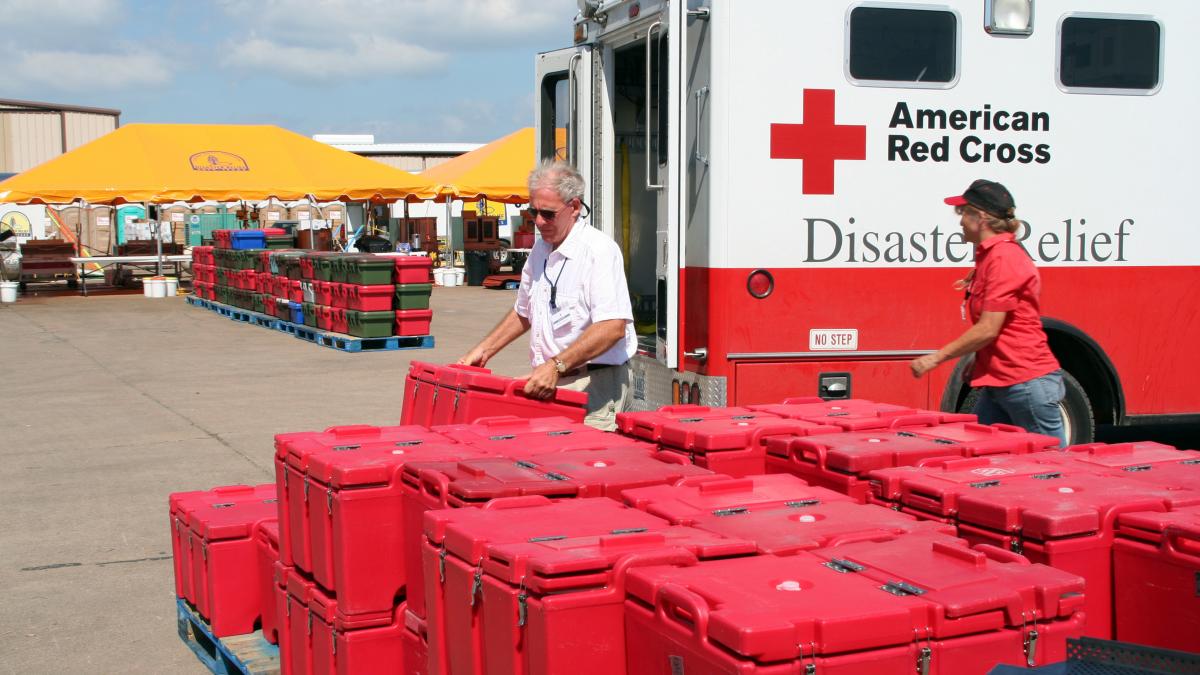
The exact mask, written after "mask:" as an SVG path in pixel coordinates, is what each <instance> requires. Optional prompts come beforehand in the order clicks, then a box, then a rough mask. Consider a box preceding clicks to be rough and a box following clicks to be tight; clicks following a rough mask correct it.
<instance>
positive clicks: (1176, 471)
mask: <svg viewBox="0 0 1200 675" xmlns="http://www.w3.org/2000/svg"><path fill="white" fill-rule="evenodd" d="M1063 459H1064V460H1068V461H1071V462H1076V463H1079V464H1082V465H1084V466H1089V467H1094V468H1095V469H1097V470H1105V469H1106V470H1109V471H1114V472H1121V473H1123V474H1125V475H1128V476H1131V477H1133V478H1135V479H1137V480H1143V481H1146V482H1149V483H1154V484H1156V485H1178V486H1180V487H1188V488H1192V489H1197V490H1200V452H1197V451H1196V450H1177V449H1175V448H1174V447H1172V446H1170V445H1163V444H1161V443H1154V442H1153V441H1143V442H1138V443H1117V444H1113V445H1106V444H1104V443H1092V444H1089V445H1073V446H1071V447H1069V448H1067V451H1066V452H1065V453H1063Z"/></svg>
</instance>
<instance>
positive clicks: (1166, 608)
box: [1113, 507, 1200, 652]
mask: <svg viewBox="0 0 1200 675" xmlns="http://www.w3.org/2000/svg"><path fill="white" fill-rule="evenodd" d="M1113 589H1114V590H1113V599H1114V612H1115V614H1116V632H1117V634H1116V638H1117V639H1118V640H1120V641H1122V642H1135V643H1138V644H1144V645H1150V646H1153V647H1163V648H1166V649H1178V650H1182V651H1188V652H1200V507H1193V508H1185V509H1180V510H1178V511H1171V512H1167V513H1126V514H1122V515H1121V516H1120V518H1119V519H1118V520H1117V538H1116V539H1115V540H1114V542H1113Z"/></svg>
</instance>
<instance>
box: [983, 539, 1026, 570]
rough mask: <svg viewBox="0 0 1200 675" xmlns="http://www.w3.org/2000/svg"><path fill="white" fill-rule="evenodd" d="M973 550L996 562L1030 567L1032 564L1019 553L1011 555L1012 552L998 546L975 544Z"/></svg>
mask: <svg viewBox="0 0 1200 675" xmlns="http://www.w3.org/2000/svg"><path fill="white" fill-rule="evenodd" d="M974 549H975V550H976V551H979V552H980V553H982V554H984V555H985V556H987V557H989V558H991V559H992V560H995V561H997V562H1002V563H1013V564H1017V565H1032V564H1033V563H1031V562H1029V558H1026V557H1025V556H1023V555H1021V554H1020V553H1013V552H1012V551H1010V550H1008V549H1006V548H1001V547H999V546H994V545H992V544H976V545H975V546H974Z"/></svg>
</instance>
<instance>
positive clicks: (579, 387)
mask: <svg viewBox="0 0 1200 675" xmlns="http://www.w3.org/2000/svg"><path fill="white" fill-rule="evenodd" d="M629 373H630V370H629V362H628V361H627V362H625V363H623V364H621V365H619V366H611V367H609V368H601V369H599V370H592V371H586V370H585V371H584V372H582V373H580V374H578V375H573V376H570V377H563V378H560V379H559V381H558V386H560V387H562V388H563V389H570V390H572V391H582V392H586V393H587V395H588V406H587V416H586V417H585V418H584V419H583V421H584V423H585V424H587V425H588V426H591V427H595V428H597V429H600V430H601V431H615V430H616V428H617V413H619V412H624V411H625V410H626V408H627V406H628V404H629V377H630V375H629Z"/></svg>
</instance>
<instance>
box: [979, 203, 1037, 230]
mask: <svg viewBox="0 0 1200 675" xmlns="http://www.w3.org/2000/svg"><path fill="white" fill-rule="evenodd" d="M975 210H976V211H978V212H979V216H980V218H982V219H983V224H984V225H987V226H988V228H989V229H990V230H991V231H993V232H999V233H1005V232H1012V233H1014V234H1015V233H1016V232H1017V230H1019V229H1021V226H1022V225H1024V224H1025V222H1024V221H1022V220H1020V219H1018V218H1017V217H1016V214H1015V213H1014V211H1013V209H1009V210H1008V213H1009V217H1007V218H997V217H996V216H993V215H992V214H990V213H988V212H987V211H982V210H980V209H975Z"/></svg>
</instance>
